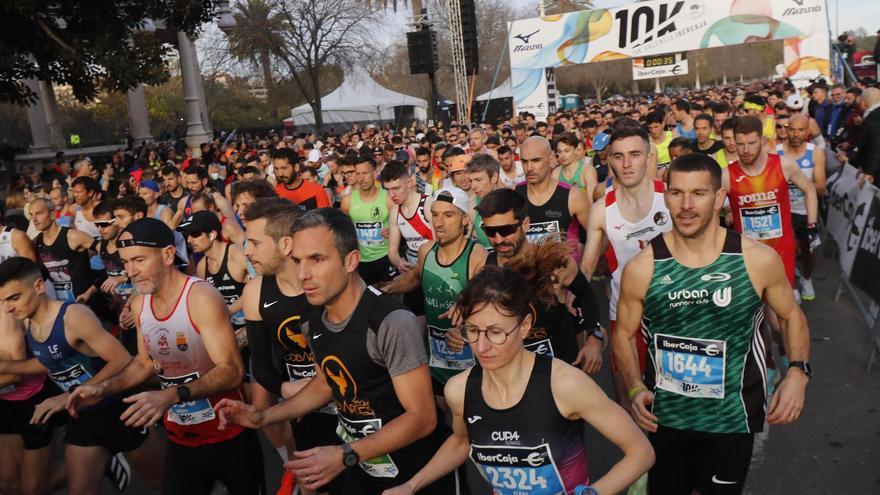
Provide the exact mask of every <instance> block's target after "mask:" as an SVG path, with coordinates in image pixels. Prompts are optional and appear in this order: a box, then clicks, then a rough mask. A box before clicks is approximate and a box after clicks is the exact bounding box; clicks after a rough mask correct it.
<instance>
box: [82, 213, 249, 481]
mask: <svg viewBox="0 0 880 495" xmlns="http://www.w3.org/2000/svg"><path fill="white" fill-rule="evenodd" d="M118 246H119V254H120V256H121V257H122V260H123V262H124V263H125V269H126V271H127V272H128V274H129V276H130V277H131V279H132V281H133V282H134V285H135V288H136V289H137V290H138V292H139V294H138V295H136V296H134V297H132V300H131V308H132V313H133V314H134V315H137V318H136V324H137V331H138V335H139V336H140V339H139V343H138V350H139V352H138V355H137V356H136V357H135V358H134V359H132V360H131V361H130V362H129V363H128V365H127V366H126V367H125V368H124V369H122V370H121V371H118V373H115V374H112V375H111V374H109V373H108V375H111V376H107V377H106V379H104V380H95V382H94V383H93V384H88V385H84V386H80V387H79V388H77V389H76V390H75V391H73V393H71V395H70V398H69V400H68V404H67V409H68V411H69V412H70V413H71V414H76V412H77V410H78V409H80V408H82V407H84V406H87V405H89V404H92V403H94V402H96V401H98V400H101V399H102V398H104V397H108V396H113V395H115V394H119V393H121V392H123V391H124V390H127V389H129V388H131V387H133V386H136V385H138V384H141V383H143V382H145V381H146V380H148V379H150V378H151V377H153V376H154V375H157V376H158V378H159V381H160V383H161V384H162V390H159V391H149V392H142V393H139V394H136V395H133V396H130V397H127V398H126V399H125V402H126V403H127V404H130V405H129V407H128V409H126V410H125V412H124V413H123V414H122V420H123V421H125V423H126V425H129V426H132V427H144V426H152V425H154V424H156V422H158V421H159V420H160V419H163V418H164V425H165V431H166V433H167V435H168V440H169V442H168V444H167V447H166V451H165V482H164V485H163V492H164V493H166V494H181V495H184V494H189V495H191V494H192V493H209V492H210V490H211V487H212V486H213V484H214V482H215V481H218V480H219V481H222V482H223V484H224V485H226V488H227V489H228V491H229V493H231V494H258V493H262V491H263V462H262V454H261V452H260V443H259V440H258V439H257V436H256V434H255V433H254V432H251V431H246V430H243V429H242V428H240V427H231V428H225V429H224V430H219V429H218V428H217V426H218V418H217V415H216V414H215V412H214V410H213V406H214V405H216V404H217V403H218V402H219V401H220V400H221V399H223V398H233V399H243V398H244V395H243V392H242V389H241V387H240V384H241V379H242V375H243V371H244V366H243V365H242V361H241V356H240V354H239V352H238V346H237V345H236V342H235V334H234V333H233V331H232V326H231V324H230V322H229V312H228V311H227V309H226V302H225V301H224V300H223V297H222V296H220V294H219V293H218V292H217V290H216V289H214V288H213V287H211V286H210V284H207V283H203V282H201V281H199V280H198V279H196V278H193V277H188V276H186V275H184V274H183V273H181V272H179V271H178V270H177V269H176V268H175V267H174V260H175V253H176V250H175V247H174V236H173V234H172V233H171V229H169V228H168V226H167V225H165V224H164V223H162V221H161V220H157V219H155V218H141V219H138V220H135V221H134V222H132V223H130V224H129V225H128V226H127V227H126V228H125V230H123V232H122V234H120V236H119V240H118Z"/></svg>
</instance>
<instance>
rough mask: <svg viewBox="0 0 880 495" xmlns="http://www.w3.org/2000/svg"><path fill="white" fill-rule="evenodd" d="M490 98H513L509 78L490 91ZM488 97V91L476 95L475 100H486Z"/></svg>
mask: <svg viewBox="0 0 880 495" xmlns="http://www.w3.org/2000/svg"><path fill="white" fill-rule="evenodd" d="M491 93H492V99H493V100H494V99H496V98H513V85H512V84H510V78H509V77H508V78H507V80H506V81H504V82H503V83H501V84H500V85H498V87H496V88H495V89H493V90H492V91H491ZM488 99H489V92H488V91H487V92H485V93H483V94H481V95H480V96H478V97H477V101H486V100H488Z"/></svg>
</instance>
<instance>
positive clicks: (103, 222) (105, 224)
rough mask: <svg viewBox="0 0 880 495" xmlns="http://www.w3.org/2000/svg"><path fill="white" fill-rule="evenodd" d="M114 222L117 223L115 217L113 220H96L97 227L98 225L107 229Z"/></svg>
mask: <svg viewBox="0 0 880 495" xmlns="http://www.w3.org/2000/svg"><path fill="white" fill-rule="evenodd" d="M114 223H116V219H115V218H114V219H113V220H95V227H98V228H99V229H106V228H107V227H109V226H111V225H113V224H114Z"/></svg>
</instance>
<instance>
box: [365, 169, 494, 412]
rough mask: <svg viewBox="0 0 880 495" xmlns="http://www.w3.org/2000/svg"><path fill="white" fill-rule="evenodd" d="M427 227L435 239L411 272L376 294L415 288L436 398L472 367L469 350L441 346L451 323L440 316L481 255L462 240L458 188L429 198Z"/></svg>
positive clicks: (463, 212) (463, 203) (463, 214)
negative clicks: (421, 304) (422, 310)
mask: <svg viewBox="0 0 880 495" xmlns="http://www.w3.org/2000/svg"><path fill="white" fill-rule="evenodd" d="M490 158H491V157H490ZM475 159H476V157H475ZM431 225H432V226H433V227H434V239H435V240H434V241H433V242H426V243H424V244H422V245H421V246H420V247H419V254H418V262H417V263H416V267H415V269H413V270H410V271H408V272H406V273H404V274H403V275H401V276H400V277H398V278H396V279H395V280H393V281H392V282H390V283H389V284H387V285H385V286H384V287H382V290H384V291H385V292H386V293H388V294H406V293H408V292H411V291H413V290H416V289H418V288H419V286H421V288H422V294H423V298H424V302H425V317H426V318H425V321H426V323H427V327H428V351H429V353H428V355H429V361H428V363H429V367H430V369H431V378H432V379H433V382H434V393H435V395H442V393H443V385H445V384H446V381H447V380H449V378H451V377H452V376H453V375H455V374H457V373H459V372H461V370H464V369H467V368H469V367H471V366H473V365H474V354H473V352H472V351H471V349H470V347H465V348H464V349H459V350H457V351H452V350H451V349H449V347H448V346H447V345H446V332H448V331H449V330H450V329H451V328H452V327H453V320H452V318H448V317H446V313H447V312H448V311H449V309H450V308H452V306H453V305H454V304H455V298H456V296H458V293H459V292H461V290H462V289H463V288H464V286H465V285H466V284H467V281H468V280H470V279H471V278H472V277H473V276H474V274H475V273H477V272H478V271H479V270H480V269H481V268H483V265H484V264H485V262H486V255H487V253H486V249H485V248H483V247H482V246H481V245H479V244H477V243H475V242H474V241H472V240H471V239H470V236H469V235H468V226H469V225H470V205H469V204H468V197H467V194H466V193H465V192H464V191H462V190H461V189H458V188H455V187H453V188H450V189H443V190H441V191H440V192H438V193H437V195H436V196H434V202H433V203H431Z"/></svg>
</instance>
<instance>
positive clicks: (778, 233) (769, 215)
mask: <svg viewBox="0 0 880 495" xmlns="http://www.w3.org/2000/svg"><path fill="white" fill-rule="evenodd" d="M739 215H740V220H742V226H743V233H744V234H745V235H747V236H749V237H751V238H752V239H755V240H758V241H765V240H768V239H778V238H780V237H782V218H781V217H780V215H779V205H778V204H772V205H767V206H753V207H750V208H741V209H740V210H739Z"/></svg>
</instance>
